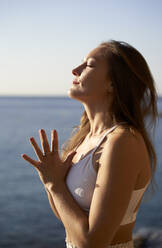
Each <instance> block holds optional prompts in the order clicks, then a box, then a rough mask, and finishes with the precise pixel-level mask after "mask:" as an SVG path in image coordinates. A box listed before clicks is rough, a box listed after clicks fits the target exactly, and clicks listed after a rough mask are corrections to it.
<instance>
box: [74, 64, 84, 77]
mask: <svg viewBox="0 0 162 248" xmlns="http://www.w3.org/2000/svg"><path fill="white" fill-rule="evenodd" d="M82 67H83V66H82V65H80V66H77V67H75V68H74V69H73V70H72V74H73V75H75V76H80V74H81V73H82V70H83V68H82Z"/></svg>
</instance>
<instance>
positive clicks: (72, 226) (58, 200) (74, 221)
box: [49, 184, 88, 248]
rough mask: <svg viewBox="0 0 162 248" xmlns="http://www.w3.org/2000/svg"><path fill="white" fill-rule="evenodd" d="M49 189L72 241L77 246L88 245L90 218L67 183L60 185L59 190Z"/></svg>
mask: <svg viewBox="0 0 162 248" xmlns="http://www.w3.org/2000/svg"><path fill="white" fill-rule="evenodd" d="M49 191H50V194H51V196H52V199H53V200H54V202H55V207H56V209H57V211H58V213H59V215H60V218H61V220H62V223H63V225H64V227H65V230H66V231H67V232H68V234H69V235H70V238H71V241H72V242H73V244H74V245H76V246H77V247H80V248H82V247H86V243H87V240H86V237H87V234H88V218H87V216H86V214H85V212H84V211H83V210H82V209H81V208H80V206H79V205H78V204H77V202H76V201H75V200H74V198H73V197H72V195H71V193H70V192H69V190H68V188H67V186H66V185H65V184H63V185H62V187H60V189H59V191H55V189H53V188H52V187H51V188H50V189H49Z"/></svg>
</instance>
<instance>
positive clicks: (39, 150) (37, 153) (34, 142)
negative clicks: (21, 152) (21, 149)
mask: <svg viewBox="0 0 162 248" xmlns="http://www.w3.org/2000/svg"><path fill="white" fill-rule="evenodd" d="M30 142H31V144H32V146H33V148H34V151H35V153H36V155H37V157H38V159H39V160H40V161H41V160H42V159H43V154H42V151H41V149H40V148H39V146H38V145H37V143H36V141H35V139H34V138H33V137H31V138H30Z"/></svg>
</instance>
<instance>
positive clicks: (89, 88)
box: [22, 40, 158, 248]
mask: <svg viewBox="0 0 162 248" xmlns="http://www.w3.org/2000/svg"><path fill="white" fill-rule="evenodd" d="M72 73H73V75H74V82H73V86H72V87H71V88H70V89H69V91H68V95H69V97H71V98H73V99H76V100H78V101H80V102H81V103H82V104H83V106H84V108H85V110H84V112H83V114H82V116H81V121H80V125H79V126H78V128H77V130H75V133H74V134H72V136H71V137H70V138H69V140H68V141H67V142H66V143H65V144H64V145H63V147H62V149H63V151H62V156H61V158H60V156H59V154H58V135H57V132H56V130H52V138H51V150H50V147H49V144H48V141H47V137H46V133H45V131H44V130H40V138H41V144H42V149H43V152H42V151H41V150H40V148H39V147H38V145H37V143H36V141H35V140H34V138H33V137H31V139H30V141H31V143H32V145H33V148H34V150H35V152H36V154H37V156H38V159H39V161H35V160H33V159H31V158H30V157H28V156H27V155H25V154H23V155H22V157H23V158H24V159H25V160H26V161H28V162H29V163H30V164H32V165H33V166H34V167H35V168H36V169H37V171H38V173H39V176H40V179H41V181H42V182H43V184H44V186H45V189H46V191H47V194H48V198H49V202H50V205H51V208H52V210H53V212H54V213H55V215H56V216H57V217H58V218H59V219H60V220H61V221H62V223H63V225H64V227H65V231H66V240H65V241H66V247H67V248H70V247H72V248H73V247H77V248H108V247H114V248H119V247H122V248H133V247H134V244H133V239H132V231H133V227H134V225H135V221H136V215H137V211H138V209H139V206H140V202H141V200H142V196H143V194H144V192H145V190H146V189H147V187H148V185H149V184H150V182H153V177H154V172H155V169H156V153H155V150H154V147H153V145H152V143H151V139H150V137H149V134H148V132H147V127H146V123H145V117H152V124H153V123H155V121H156V118H157V116H158V114H157V93H156V89H155V85H154V80H153V77H152V75H151V72H150V70H149V67H148V65H147V63H146V61H145V59H144V58H143V56H142V55H141V54H140V53H139V52H138V51H137V50H136V49H135V48H134V47H132V46H131V45H129V44H128V43H126V42H120V41H115V40H110V41H108V42H103V43H101V44H100V45H99V46H98V47H96V48H95V49H93V50H92V51H91V52H90V53H89V54H88V55H87V56H86V58H85V59H84V61H83V63H81V64H80V65H78V66H77V67H76V68H74V69H73V71H72ZM147 121H148V120H147Z"/></svg>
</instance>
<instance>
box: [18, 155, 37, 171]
mask: <svg viewBox="0 0 162 248" xmlns="http://www.w3.org/2000/svg"><path fill="white" fill-rule="evenodd" d="M21 157H22V158H23V159H25V160H26V161H27V162H29V163H30V164H31V165H33V166H34V167H36V168H39V164H40V163H39V162H38V161H35V160H34V159H32V158H30V157H29V156H27V155H26V154H22V155H21Z"/></svg>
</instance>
